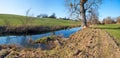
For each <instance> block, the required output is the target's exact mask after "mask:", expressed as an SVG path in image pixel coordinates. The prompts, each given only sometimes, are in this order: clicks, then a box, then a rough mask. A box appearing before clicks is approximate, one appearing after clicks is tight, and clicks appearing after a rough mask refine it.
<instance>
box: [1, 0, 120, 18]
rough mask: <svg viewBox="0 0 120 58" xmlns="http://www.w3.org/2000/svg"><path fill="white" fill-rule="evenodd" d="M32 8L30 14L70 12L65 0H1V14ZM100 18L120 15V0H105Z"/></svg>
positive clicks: (21, 12)
mask: <svg viewBox="0 0 120 58" xmlns="http://www.w3.org/2000/svg"><path fill="white" fill-rule="evenodd" d="M30 8H31V11H30V14H34V16H36V15H38V14H48V15H51V14H52V13H56V16H57V17H66V16H68V15H69V13H68V12H67V10H66V7H65V3H64V0H0V13H1V14H18V15H25V13H26V11H27V10H28V9H30ZM99 12H100V13H99V14H100V19H102V18H105V17H107V16H111V17H117V16H120V0H104V1H103V4H102V5H101V6H100V9H99Z"/></svg>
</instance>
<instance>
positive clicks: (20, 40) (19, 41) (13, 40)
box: [0, 27, 81, 47]
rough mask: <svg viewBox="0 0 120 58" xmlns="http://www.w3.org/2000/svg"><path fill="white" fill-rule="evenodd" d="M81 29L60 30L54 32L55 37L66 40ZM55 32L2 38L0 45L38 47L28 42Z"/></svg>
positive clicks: (0, 37) (0, 38)
mask: <svg viewBox="0 0 120 58" xmlns="http://www.w3.org/2000/svg"><path fill="white" fill-rule="evenodd" d="M80 29H81V27H75V28H70V29H63V30H58V31H54V34H55V35H62V36H63V37H65V38H68V37H69V36H70V35H71V34H73V33H75V32H77V31H78V30H80ZM52 34H53V32H48V33H44V34H36V35H21V36H16V35H15V36H11V35H10V36H9V35H8V36H0V45H2V44H7V45H9V44H15V45H19V46H22V47H31V46H34V47H37V46H38V45H37V44H34V45H33V44H31V43H30V42H29V41H28V40H36V39H39V38H42V37H45V36H51V35H52Z"/></svg>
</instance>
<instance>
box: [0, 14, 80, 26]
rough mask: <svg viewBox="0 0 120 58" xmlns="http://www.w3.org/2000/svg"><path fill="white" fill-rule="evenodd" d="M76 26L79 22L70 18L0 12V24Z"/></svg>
mask: <svg viewBox="0 0 120 58" xmlns="http://www.w3.org/2000/svg"><path fill="white" fill-rule="evenodd" d="M4 25H10V26H24V25H30V26H31V25H33V26H34V25H35V26H39V25H40V26H41V25H42V26H76V25H80V22H76V21H72V20H60V19H54V18H33V17H26V16H20V15H12V14H0V26H4Z"/></svg>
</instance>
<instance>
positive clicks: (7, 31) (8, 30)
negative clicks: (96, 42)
mask: <svg viewBox="0 0 120 58" xmlns="http://www.w3.org/2000/svg"><path fill="white" fill-rule="evenodd" d="M73 27H79V26H19V27H7V26H0V35H33V34H42V33H47V32H52V31H53V32H54V31H56V30H61V29H67V28H73Z"/></svg>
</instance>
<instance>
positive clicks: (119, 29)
mask: <svg viewBox="0 0 120 58" xmlns="http://www.w3.org/2000/svg"><path fill="white" fill-rule="evenodd" d="M96 27H97V28H100V29H104V30H106V31H107V32H108V33H110V35H112V36H113V37H114V38H115V39H116V41H117V42H118V43H119V44H120V24H107V25H97V26H96Z"/></svg>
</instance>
